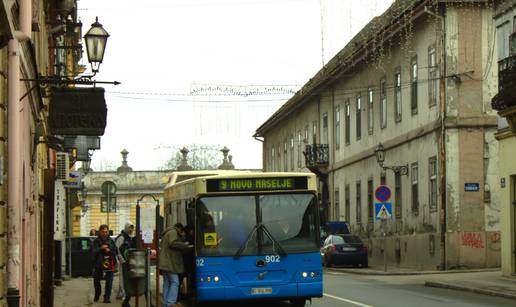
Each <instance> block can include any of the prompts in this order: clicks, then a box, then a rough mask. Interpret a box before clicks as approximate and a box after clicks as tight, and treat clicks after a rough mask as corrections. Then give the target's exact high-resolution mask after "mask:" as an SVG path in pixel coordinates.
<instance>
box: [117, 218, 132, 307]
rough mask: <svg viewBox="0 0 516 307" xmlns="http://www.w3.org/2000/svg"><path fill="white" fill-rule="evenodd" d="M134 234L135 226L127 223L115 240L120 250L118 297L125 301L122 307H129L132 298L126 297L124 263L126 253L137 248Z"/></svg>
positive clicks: (129, 222)
mask: <svg viewBox="0 0 516 307" xmlns="http://www.w3.org/2000/svg"><path fill="white" fill-rule="evenodd" d="M133 233H134V224H133V223H132V222H131V221H127V223H125V226H124V229H123V230H122V231H121V232H120V234H119V235H118V236H117V237H116V239H115V245H116V247H117V248H118V252H119V255H118V272H119V275H118V279H119V283H118V294H117V296H116V298H117V299H119V300H121V299H123V300H124V302H123V303H122V306H129V299H130V296H128V295H126V293H125V289H124V270H123V268H122V265H123V263H125V262H126V260H127V259H125V256H126V255H125V251H127V250H128V249H130V248H136V240H135V239H136V238H135V237H134V236H133Z"/></svg>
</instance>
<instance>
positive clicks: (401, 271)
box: [327, 266, 500, 275]
mask: <svg viewBox="0 0 516 307" xmlns="http://www.w3.org/2000/svg"><path fill="white" fill-rule="evenodd" d="M327 270H328V271H330V272H342V273H350V274H359V275H428V274H453V273H475V272H494V271H500V269H499V268H492V269H472V270H448V271H437V270H433V271H418V270H416V269H411V268H400V267H395V266H392V267H391V266H388V267H387V271H385V270H384V267H383V266H369V267H367V268H349V267H333V268H327Z"/></svg>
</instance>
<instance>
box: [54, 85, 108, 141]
mask: <svg viewBox="0 0 516 307" xmlns="http://www.w3.org/2000/svg"><path fill="white" fill-rule="evenodd" d="M106 118H107V107H106V100H105V99H104V89H103V88H101V87H93V88H55V89H53V92H52V98H51V101H50V108H49V125H50V133H51V134H52V135H88V136H101V135H103V134H104V130H105V129H106Z"/></svg>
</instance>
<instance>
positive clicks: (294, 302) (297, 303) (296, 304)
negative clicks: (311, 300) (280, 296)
mask: <svg viewBox="0 0 516 307" xmlns="http://www.w3.org/2000/svg"><path fill="white" fill-rule="evenodd" d="M305 303H306V299H304V298H296V299H291V300H290V306H292V307H304V306H305Z"/></svg>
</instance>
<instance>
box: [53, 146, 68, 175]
mask: <svg viewBox="0 0 516 307" xmlns="http://www.w3.org/2000/svg"><path fill="white" fill-rule="evenodd" d="M69 175H70V158H69V157H68V153H66V152H58V153H57V154H56V179H57V180H68V176H69Z"/></svg>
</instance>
